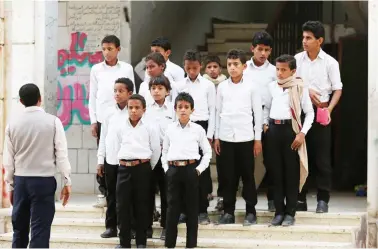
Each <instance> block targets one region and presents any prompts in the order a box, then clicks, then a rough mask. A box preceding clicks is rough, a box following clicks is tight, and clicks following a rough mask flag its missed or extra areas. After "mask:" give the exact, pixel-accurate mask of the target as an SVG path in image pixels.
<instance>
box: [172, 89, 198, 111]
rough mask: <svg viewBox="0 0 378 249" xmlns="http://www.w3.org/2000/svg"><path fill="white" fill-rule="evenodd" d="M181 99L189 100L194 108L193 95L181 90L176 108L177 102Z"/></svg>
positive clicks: (176, 100)
mask: <svg viewBox="0 0 378 249" xmlns="http://www.w3.org/2000/svg"><path fill="white" fill-rule="evenodd" d="M179 101H185V102H188V103H189V104H190V107H191V109H192V110H193V108H194V100H193V97H192V96H191V95H190V94H189V93H186V92H181V93H179V94H178V95H177V97H176V99H175V109H176V108H177V103H178V102H179Z"/></svg>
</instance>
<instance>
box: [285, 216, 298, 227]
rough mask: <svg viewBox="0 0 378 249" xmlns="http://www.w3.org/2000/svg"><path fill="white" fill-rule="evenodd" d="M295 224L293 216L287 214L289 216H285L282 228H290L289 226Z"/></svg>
mask: <svg viewBox="0 0 378 249" xmlns="http://www.w3.org/2000/svg"><path fill="white" fill-rule="evenodd" d="M294 223H295V218H294V217H293V216H291V215H288V214H287V215H285V218H284V220H283V222H282V226H284V227H288V226H292V225H294Z"/></svg>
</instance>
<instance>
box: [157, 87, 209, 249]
mask: <svg viewBox="0 0 378 249" xmlns="http://www.w3.org/2000/svg"><path fill="white" fill-rule="evenodd" d="M193 109H194V100H193V98H192V97H191V96H190V95H189V94H188V93H180V94H179V95H178V96H177V98H176V100H175V110H176V114H177V117H178V121H177V122H174V123H172V124H169V125H168V128H167V130H166V134H165V137H164V143H163V152H162V158H161V161H162V165H163V168H164V171H165V172H166V179H167V200H168V211H167V223H166V229H167V233H166V239H165V246H166V247H168V248H174V247H175V246H176V240H177V225H178V221H179V216H180V211H181V207H182V203H181V202H182V201H183V202H184V206H185V212H186V215H187V221H186V227H187V232H186V248H194V247H197V235H198V201H199V198H198V197H199V196H198V191H199V176H200V175H201V173H203V172H204V170H205V169H206V168H207V167H209V162H210V159H211V156H212V152H211V146H210V143H209V141H208V139H207V137H206V133H205V130H204V129H203V128H202V127H201V126H200V125H198V124H196V123H193V122H192V121H190V115H191V113H192V112H193ZM200 149H201V150H202V153H203V156H202V157H201V155H200V153H199V150H200ZM199 160H200V163H198V162H199Z"/></svg>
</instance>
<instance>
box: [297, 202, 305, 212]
mask: <svg viewBox="0 0 378 249" xmlns="http://www.w3.org/2000/svg"><path fill="white" fill-rule="evenodd" d="M297 211H298V212H305V211H307V202H306V201H298V202H297Z"/></svg>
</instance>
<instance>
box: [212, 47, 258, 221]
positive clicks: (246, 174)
mask: <svg viewBox="0 0 378 249" xmlns="http://www.w3.org/2000/svg"><path fill="white" fill-rule="evenodd" d="M246 61H247V58H246V54H245V52H244V51H242V50H239V49H232V50H230V51H229V52H228V54H227V70H228V73H229V75H230V78H229V79H227V80H225V81H223V82H222V83H220V84H219V86H218V90H217V101H216V111H217V113H216V129H215V142H214V148H215V152H216V153H217V154H218V155H219V156H220V157H219V159H220V160H219V175H218V177H219V178H221V179H225V180H224V181H223V183H224V191H223V205H224V214H223V215H222V216H221V217H220V219H219V224H232V223H235V215H234V212H235V203H236V192H237V186H238V183H239V180H240V177H241V178H242V182H243V198H244V200H245V202H246V216H245V219H244V225H245V226H249V225H252V224H256V209H255V205H256V204H257V193H256V185H255V178H254V156H255V157H256V156H258V155H259V154H260V153H261V150H262V145H261V133H262V105H261V98H260V95H259V92H258V90H257V89H256V86H255V84H254V83H253V82H252V81H251V79H250V78H248V76H247V75H243V71H244V69H245V68H246V66H247V65H246ZM253 123H254V124H255V126H254V127H253Z"/></svg>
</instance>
